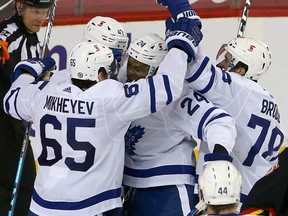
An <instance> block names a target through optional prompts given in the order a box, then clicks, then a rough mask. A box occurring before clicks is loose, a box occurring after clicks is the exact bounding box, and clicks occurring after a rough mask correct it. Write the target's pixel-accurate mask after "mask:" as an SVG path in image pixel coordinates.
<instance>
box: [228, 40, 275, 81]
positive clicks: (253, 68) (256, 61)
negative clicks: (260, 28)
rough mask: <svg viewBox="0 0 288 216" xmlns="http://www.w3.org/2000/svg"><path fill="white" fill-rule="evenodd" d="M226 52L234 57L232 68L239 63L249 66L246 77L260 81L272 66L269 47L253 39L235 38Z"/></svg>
mask: <svg viewBox="0 0 288 216" xmlns="http://www.w3.org/2000/svg"><path fill="white" fill-rule="evenodd" d="M226 50H227V51H228V52H229V53H230V54H231V55H232V62H231V67H233V66H235V65H236V64H237V63H238V62H243V63H244V64H246V65H247V66H248V70H247V72H246V74H245V76H246V77H247V78H249V79H252V80H256V81H257V80H258V79H259V78H260V76H261V75H262V74H264V73H265V72H266V71H267V70H268V68H269V67H270V65H271V53H270V50H269V47H268V46H267V45H266V44H264V43H262V42H261V41H258V40H255V39H252V38H235V39H232V40H231V41H229V43H228V45H227V48H226Z"/></svg>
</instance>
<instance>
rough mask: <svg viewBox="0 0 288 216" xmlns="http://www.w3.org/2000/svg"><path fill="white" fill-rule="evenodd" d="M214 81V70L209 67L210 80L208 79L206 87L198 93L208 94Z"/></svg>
mask: <svg viewBox="0 0 288 216" xmlns="http://www.w3.org/2000/svg"><path fill="white" fill-rule="evenodd" d="M214 79H215V68H214V67H213V66H212V67H211V78H210V80H209V82H208V84H207V86H206V87H205V88H204V89H202V90H201V91H198V92H199V93H201V94H205V93H206V92H208V91H209V90H210V89H211V88H212V86H213V83H214Z"/></svg>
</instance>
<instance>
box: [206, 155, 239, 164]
mask: <svg viewBox="0 0 288 216" xmlns="http://www.w3.org/2000/svg"><path fill="white" fill-rule="evenodd" d="M218 160H225V161H229V162H231V163H232V161H233V158H232V157H231V156H230V155H227V154H221V153H209V154H206V155H204V161H205V162H209V161H218Z"/></svg>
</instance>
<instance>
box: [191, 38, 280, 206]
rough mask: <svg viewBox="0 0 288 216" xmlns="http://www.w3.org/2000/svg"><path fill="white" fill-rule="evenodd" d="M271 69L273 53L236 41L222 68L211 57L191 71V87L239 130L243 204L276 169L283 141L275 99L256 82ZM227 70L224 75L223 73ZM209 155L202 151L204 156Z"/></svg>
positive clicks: (244, 40) (237, 162)
mask: <svg viewBox="0 0 288 216" xmlns="http://www.w3.org/2000/svg"><path fill="white" fill-rule="evenodd" d="M270 63H271V54H270V51H269V48H268V47H267V46H266V45H265V44H263V43H262V42H260V41H257V40H254V39H251V38H236V39H233V40H231V41H230V42H229V43H228V46H227V50H226V54H225V59H224V60H223V61H222V62H220V63H219V65H218V66H221V67H223V70H222V69H221V68H219V67H218V66H214V65H212V64H211V62H210V60H209V58H208V57H207V56H202V57H200V58H199V59H198V60H197V62H196V63H195V64H191V65H189V66H188V68H189V71H190V72H191V73H192V75H191V77H190V78H188V79H187V80H188V82H190V84H191V86H192V87H193V88H195V89H196V90H198V91H199V92H201V93H203V94H204V95H205V96H206V97H207V98H209V99H210V101H211V102H213V103H214V104H215V105H216V106H219V107H222V108H223V109H224V110H226V111H227V112H228V113H229V114H230V115H231V116H232V117H233V118H234V119H235V121H236V122H235V124H236V129H237V138H236V144H235V147H234V149H233V151H232V153H231V156H232V157H233V163H234V165H235V166H236V167H237V169H238V170H239V171H240V172H241V175H242V179H243V188H242V196H241V202H243V201H244V200H245V198H246V196H247V194H248V193H249V191H250V190H251V188H252V186H253V185H254V184H255V182H256V181H257V180H259V179H260V178H261V177H263V176H264V175H265V174H266V173H267V172H268V170H270V169H271V168H272V167H273V165H275V164H276V163H277V160H278V154H279V149H280V147H281V145H282V144H283V141H284V134H283V132H282V130H281V126H280V114H279V111H278V105H277V102H276V100H275V98H273V96H271V94H270V93H269V92H268V91H266V90H264V89H263V88H262V87H261V86H260V85H258V84H257V83H256V82H255V81H253V80H258V79H259V77H260V76H261V75H262V74H263V73H265V72H266V71H267V70H268V68H269V66H270ZM224 69H226V70H224ZM207 151H208V149H207V145H204V144H203V145H202V144H201V147H200V157H199V159H200V160H199V172H201V167H202V165H201V164H203V159H202V160H201V158H203V157H201V155H203V154H205V153H206V152H207Z"/></svg>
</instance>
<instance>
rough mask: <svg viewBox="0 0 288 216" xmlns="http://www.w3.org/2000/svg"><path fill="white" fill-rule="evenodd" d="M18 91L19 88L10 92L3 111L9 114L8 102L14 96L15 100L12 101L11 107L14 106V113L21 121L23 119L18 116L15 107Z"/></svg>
mask: <svg viewBox="0 0 288 216" xmlns="http://www.w3.org/2000/svg"><path fill="white" fill-rule="evenodd" d="M19 90H20V88H16V89H14V90H11V94H10V95H9V96H8V97H7V99H6V101H5V110H6V112H7V113H10V104H9V100H10V99H11V97H12V96H14V95H15V100H14V103H13V106H14V109H15V112H16V113H17V115H18V117H19V118H20V119H22V120H23V118H22V117H21V116H20V115H19V112H18V110H17V106H16V104H17V98H18V94H19Z"/></svg>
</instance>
